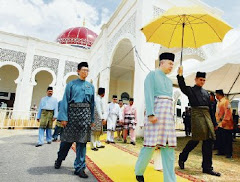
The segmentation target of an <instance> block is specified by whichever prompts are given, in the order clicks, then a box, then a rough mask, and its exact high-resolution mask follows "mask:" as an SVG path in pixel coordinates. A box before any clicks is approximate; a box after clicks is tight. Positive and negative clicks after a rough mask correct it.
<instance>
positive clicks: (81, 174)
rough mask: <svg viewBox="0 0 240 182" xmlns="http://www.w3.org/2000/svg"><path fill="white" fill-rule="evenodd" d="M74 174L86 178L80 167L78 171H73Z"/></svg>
mask: <svg viewBox="0 0 240 182" xmlns="http://www.w3.org/2000/svg"><path fill="white" fill-rule="evenodd" d="M74 174H76V175H78V176H79V177H80V178H88V175H87V174H86V173H85V171H84V170H83V169H82V170H80V171H79V172H76V171H75V172H74Z"/></svg>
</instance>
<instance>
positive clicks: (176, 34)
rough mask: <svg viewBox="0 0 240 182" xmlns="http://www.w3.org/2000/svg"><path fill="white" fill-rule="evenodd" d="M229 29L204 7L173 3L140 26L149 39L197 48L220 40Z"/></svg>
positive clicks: (173, 45) (164, 44) (160, 42)
mask: <svg viewBox="0 0 240 182" xmlns="http://www.w3.org/2000/svg"><path fill="white" fill-rule="evenodd" d="M230 29H232V27H230V26H229V25H228V24H227V23H225V22H223V21H222V20H220V18H218V17H216V16H215V15H213V14H211V13H210V12H207V11H206V10H205V9H203V8H201V7H173V8H171V9H169V10H168V11H166V12H165V13H164V14H162V15H161V16H160V17H159V18H157V19H156V20H154V21H153V22H151V23H149V24H148V25H146V26H145V27H143V28H142V29H141V30H142V32H143V33H144V35H145V36H146V39H147V42H153V43H157V44H161V45H163V46H165V47H167V48H178V47H181V48H187V47H191V48H198V47H200V46H202V45H205V44H209V43H214V42H221V41H222V40H223V37H224V36H225V34H226V33H227V32H228V31H229V30H230ZM181 59H182V56H181Z"/></svg>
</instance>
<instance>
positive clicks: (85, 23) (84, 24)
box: [83, 18, 86, 27]
mask: <svg viewBox="0 0 240 182" xmlns="http://www.w3.org/2000/svg"><path fill="white" fill-rule="evenodd" d="M85 24H86V22H85V18H84V19H83V27H85Z"/></svg>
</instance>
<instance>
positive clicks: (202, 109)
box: [191, 106, 216, 140]
mask: <svg viewBox="0 0 240 182" xmlns="http://www.w3.org/2000/svg"><path fill="white" fill-rule="evenodd" d="M191 114H192V117H191V118H192V121H191V125H192V139H193V140H207V139H213V140H215V139H216V137H215V132H214V126H213V123H212V119H211V116H210V113H209V107H207V106H198V107H192V112H191Z"/></svg>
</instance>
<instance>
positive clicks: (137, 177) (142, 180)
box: [136, 176, 144, 182]
mask: <svg viewBox="0 0 240 182" xmlns="http://www.w3.org/2000/svg"><path fill="white" fill-rule="evenodd" d="M136 179H137V181H139V182H144V177H143V176H136Z"/></svg>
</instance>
